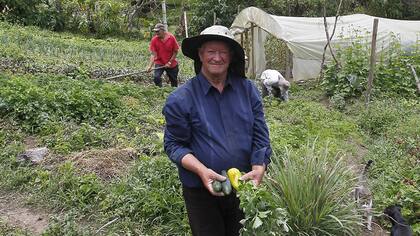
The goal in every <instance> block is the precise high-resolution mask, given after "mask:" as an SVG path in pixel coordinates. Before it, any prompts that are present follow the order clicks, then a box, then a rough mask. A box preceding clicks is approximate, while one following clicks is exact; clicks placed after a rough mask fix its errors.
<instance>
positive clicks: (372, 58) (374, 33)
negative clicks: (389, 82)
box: [366, 18, 378, 107]
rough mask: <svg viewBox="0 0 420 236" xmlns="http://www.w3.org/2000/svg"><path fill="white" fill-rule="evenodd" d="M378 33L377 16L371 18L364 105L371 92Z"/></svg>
mask: <svg viewBox="0 0 420 236" xmlns="http://www.w3.org/2000/svg"><path fill="white" fill-rule="evenodd" d="M377 34H378V18H375V19H374V20H373V31H372V45H371V50H370V65H369V78H368V87H367V90H366V107H368V106H369V101H370V93H371V92H372V86H373V79H374V76H375V75H374V74H375V64H376V36H377Z"/></svg>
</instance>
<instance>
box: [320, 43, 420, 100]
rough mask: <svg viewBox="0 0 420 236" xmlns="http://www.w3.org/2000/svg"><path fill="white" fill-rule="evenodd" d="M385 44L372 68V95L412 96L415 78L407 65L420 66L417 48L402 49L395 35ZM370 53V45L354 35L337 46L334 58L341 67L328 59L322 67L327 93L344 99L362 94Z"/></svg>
mask: <svg viewBox="0 0 420 236" xmlns="http://www.w3.org/2000/svg"><path fill="white" fill-rule="evenodd" d="M359 37H360V36H359ZM388 43H389V46H388V47H387V48H386V49H385V50H382V52H381V53H380V55H379V59H378V62H377V65H376V67H375V72H374V73H375V79H374V82H373V91H374V93H373V94H374V96H384V95H386V96H402V97H415V96H416V90H415V80H414V77H413V75H412V74H411V69H410V67H409V66H408V65H410V64H411V65H415V68H416V69H417V70H419V69H420V68H419V67H418V65H419V62H420V60H419V55H420V51H419V47H418V45H414V46H413V47H412V48H411V49H407V48H403V47H402V46H401V44H400V42H399V40H398V39H397V38H396V37H391V39H390V41H389V42H388ZM418 43H420V42H418ZM418 43H417V44H418ZM369 55H370V48H369V44H368V43H367V42H365V41H363V39H362V38H361V37H360V38H358V37H356V39H355V40H354V41H352V43H351V45H350V46H347V47H343V48H339V49H338V51H337V58H338V60H339V61H340V66H338V65H337V64H336V63H335V62H331V63H330V64H327V66H326V69H325V74H324V80H323V81H322V86H323V87H324V89H325V91H326V93H327V95H328V96H334V95H337V94H340V95H342V96H344V98H345V99H350V98H358V97H360V96H362V94H363V93H364V92H365V91H366V88H367V79H368V75H369Z"/></svg>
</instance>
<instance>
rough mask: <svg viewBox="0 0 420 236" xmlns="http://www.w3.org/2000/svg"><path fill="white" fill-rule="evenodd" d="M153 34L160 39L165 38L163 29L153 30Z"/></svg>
mask: <svg viewBox="0 0 420 236" xmlns="http://www.w3.org/2000/svg"><path fill="white" fill-rule="evenodd" d="M155 35H157V36H158V37H159V38H160V39H163V38H165V31H164V30H159V31H155Z"/></svg>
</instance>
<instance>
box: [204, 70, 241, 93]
mask: <svg viewBox="0 0 420 236" xmlns="http://www.w3.org/2000/svg"><path fill="white" fill-rule="evenodd" d="M197 79H198V81H199V82H200V85H201V89H202V91H203V93H204V94H205V95H207V94H208V93H209V92H210V89H211V88H212V87H213V86H212V85H211V84H210V82H209V81H208V80H207V79H206V78H205V77H204V75H203V74H202V73H201V72H200V74H198V75H197ZM227 87H231V88H232V89H234V84H233V79H232V76H231V75H229V74H228V78H227V79H226V82H225V88H227Z"/></svg>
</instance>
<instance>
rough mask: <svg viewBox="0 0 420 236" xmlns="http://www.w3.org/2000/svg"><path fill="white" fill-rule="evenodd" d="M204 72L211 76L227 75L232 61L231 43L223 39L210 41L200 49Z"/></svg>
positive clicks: (199, 53)
mask: <svg viewBox="0 0 420 236" xmlns="http://www.w3.org/2000/svg"><path fill="white" fill-rule="evenodd" d="M198 55H199V57H200V60H201V63H202V66H201V70H202V71H203V73H204V74H206V75H210V76H216V77H217V76H225V75H226V74H227V71H228V68H229V64H230V62H231V50H230V48H229V44H227V43H225V42H223V41H209V42H206V43H204V44H203V45H202V46H201V48H200V49H199V50H198Z"/></svg>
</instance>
